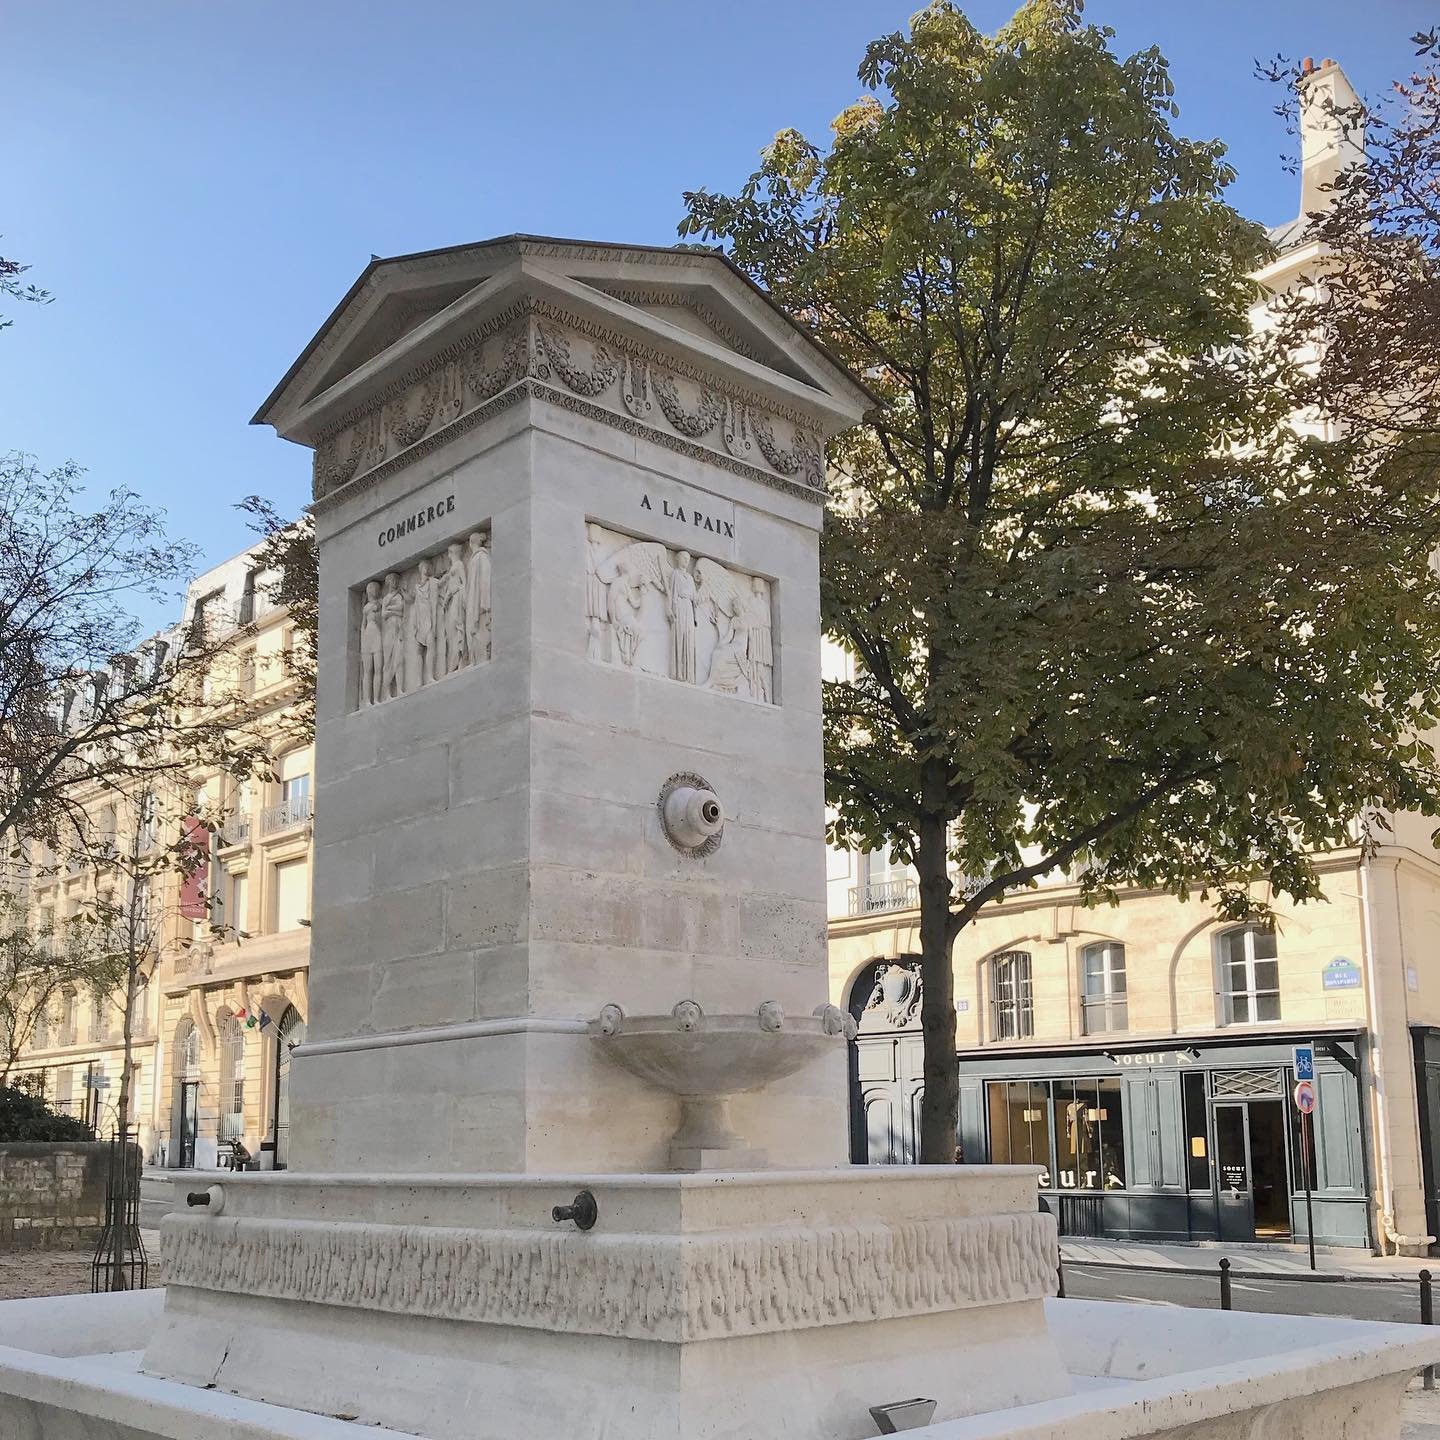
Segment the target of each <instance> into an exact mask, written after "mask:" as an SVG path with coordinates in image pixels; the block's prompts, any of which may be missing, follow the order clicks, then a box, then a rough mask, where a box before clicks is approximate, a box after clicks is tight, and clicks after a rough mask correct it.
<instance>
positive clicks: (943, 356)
mask: <svg viewBox="0 0 1440 1440" xmlns="http://www.w3.org/2000/svg"><path fill="white" fill-rule="evenodd" d="M1112 39H1113V35H1112V33H1111V32H1109V31H1108V30H1104V29H1101V28H1097V27H1095V26H1090V25H1086V24H1085V23H1084V22H1083V17H1082V16H1081V13H1080V7H1079V5H1078V3H1065V0H1032V3H1029V4H1027V5H1025V6H1024V8H1022V9H1021V10H1020V11H1019V12H1018V13H1017V14H1016V16H1015V17H1014V19H1013V20H1012V21H1011V22H1010V24H1008V25H1007V26H1006V27H1005V28H1004V29H1002V30H1001V31H1000V32H999V33H998V34H996V35H995V36H993V37H990V36H986V35H984V34H982V33H980V32H979V31H978V30H977V29H976V28H975V27H974V26H973V25H972V24H971V23H970V22H969V21H968V20H967V19H966V18H965V16H964V15H963V14H962V13H961V12H960V11H959V10H958V9H957V8H956V7H955V6H954V5H953V4H949V3H944V0H937V3H934V4H932V5H930V6H929V7H928V8H927V9H926V10H924V11H923V12H921V13H920V14H919V15H917V16H916V17H915V19H914V21H913V22H912V27H911V30H910V32H909V33H908V34H895V35H890V36H886V37H884V38H883V39H880V40H878V41H876V42H875V43H874V44H872V45H871V46H870V47H869V49H868V51H867V53H866V57H865V60H864V63H863V64H862V66H861V69H860V78H861V80H862V82H863V83H864V85H865V86H866V87H867V88H868V90H869V92H870V93H869V94H868V95H867V96H866V97H865V98H864V99H862V100H861V101H860V102H859V103H857V104H856V105H854V106H852V107H851V108H850V109H848V110H846V111H845V112H844V113H843V114H842V115H841V116H840V117H839V118H838V119H837V121H836V122H835V125H834V134H833V138H832V141H831V143H830V145H829V147H828V148H822V147H821V146H819V145H816V144H814V143H812V142H810V141H808V140H806V139H805V138H803V137H802V136H801V135H799V134H797V133H796V132H794V131H785V132H782V133H781V134H780V135H779V136H777V137H776V139H775V141H774V142H773V143H772V144H771V145H770V146H769V148H768V149H767V150H766V151H765V152H764V155H763V161H762V165H761V168H760V169H759V170H758V171H757V172H756V173H755V174H754V175H753V176H752V177H751V178H750V179H749V181H748V182H747V183H746V184H745V185H744V186H743V188H742V189H741V190H740V191H739V193H738V194H736V195H733V196H727V195H717V194H713V193H710V192H708V191H704V190H701V191H697V192H694V193H691V194H688V195H687V196H686V205H687V210H688V214H687V217H686V219H685V220H684V221H683V223H682V225H681V227H680V229H681V233H682V234H686V235H693V236H698V237H701V238H702V239H704V240H710V241H720V242H723V246H724V249H725V251H726V253H727V254H728V255H729V257H730V258H731V260H732V261H733V262H734V263H735V264H736V265H738V266H739V267H740V268H741V269H742V270H743V271H744V272H745V273H746V274H747V275H749V276H751V277H752V278H753V279H754V280H755V281H756V282H757V283H759V284H760V285H761V286H763V287H764V288H765V289H766V290H767V291H768V292H769V294H770V295H771V296H772V297H773V298H774V299H775V300H776V301H777V302H778V303H779V304H780V305H781V306H783V307H784V308H785V309H786V310H787V311H788V312H789V313H790V314H791V315H792V316H794V317H795V318H796V320H797V321H798V322H799V323H800V324H801V325H804V326H806V327H808V328H809V329H810V331H811V332H812V333H813V334H815V335H816V337H817V338H819V339H820V340H822V341H823V342H824V343H825V344H827V345H828V346H830V348H831V349H832V350H833V351H834V352H835V353H836V354H837V355H839V356H840V357H841V358H842V359H843V360H845V361H846V362H847V363H848V364H849V365H850V367H851V368H852V369H853V370H854V371H855V372H856V373H858V374H861V375H863V376H865V378H866V379H867V381H868V382H869V383H870V385H871V386H872V388H873V389H874V390H875V391H876V392H877V393H878V395H879V396H880V398H881V400H882V402H883V403H881V404H880V405H878V406H877V407H876V408H875V409H874V410H873V412H872V413H871V414H869V415H868V416H867V417H866V420H865V423H864V424H863V425H862V426H860V427H858V428H857V429H856V430H854V431H853V432H851V433H850V434H849V435H848V436H846V437H844V438H843V439H842V440H841V441H840V442H839V443H838V444H837V445H836V446H835V448H834V453H833V456H832V461H833V465H834V469H835V473H834V475H833V480H832V486H833V504H832V510H831V514H830V517H829V523H828V527H827V530H826V533H825V537H824V540H823V543H822V575H821V598H822V607H823V617H824V623H825V626H826V628H827V630H828V631H829V632H830V633H831V634H832V635H834V636H835V637H836V638H837V639H838V640H839V641H840V642H841V643H842V645H843V646H844V647H845V648H846V650H847V651H848V652H849V654H850V656H851V657H853V665H854V673H853V676H852V677H851V678H844V679H837V680H833V681H830V682H827V684H826V686H825V705H826V726H827V736H826V743H827V748H826V777H827V788H828V795H829V799H830V802H831V804H832V805H833V807H834V810H835V814H836V819H835V821H834V825H833V838H834V839H835V840H836V842H837V843H842V844H851V845H861V846H864V847H867V848H872V849H878V848H880V847H881V846H883V845H884V844H886V843H887V842H888V843H890V844H891V845H892V847H893V850H894V851H895V852H896V853H898V854H899V856H900V857H901V858H903V859H904V860H906V861H908V862H910V863H913V864H914V865H915V867H916V869H917V872H918V877H919V897H920V941H921V950H922V975H923V980H924V992H923V1001H922V1013H921V1023H922V1028H923V1032H924V1044H925V1066H924V1078H925V1095H924V1100H923V1105H922V1115H921V1141H920V1157H921V1159H922V1160H924V1161H927V1162H949V1161H951V1160H953V1158H954V1151H955V1134H956V1112H957V1106H958V1075H957V1067H956V1053H955V1008H954V981H953V973H952V962H951V954H952V948H953V945H954V942H955V939H956V937H957V936H958V935H959V934H960V933H961V931H962V930H963V929H964V927H965V926H967V925H968V924H970V923H971V921H973V920H974V919H975V917H976V916H977V914H978V913H979V912H980V910H981V909H982V907H984V906H986V905H988V904H990V903H992V902H994V901H998V900H1001V899H1003V897H1004V896H1006V895H1007V894H1009V893H1011V892H1013V891H1015V890H1017V889H1020V888H1024V887H1028V886H1032V885H1034V884H1035V883H1036V882H1037V881H1039V880H1040V879H1041V878H1042V877H1045V876H1047V875H1052V874H1056V873H1061V872H1064V873H1068V874H1069V875H1070V876H1071V877H1072V878H1073V879H1074V881H1075V882H1076V883H1077V884H1078V885H1079V887H1080V889H1081V893H1082V895H1083V897H1084V898H1085V899H1086V900H1087V901H1089V902H1091V903H1097V902H1100V901H1103V900H1106V899H1114V898H1115V897H1116V896H1117V895H1118V892H1119V890H1120V888H1121V887H1123V886H1128V885H1140V886H1146V887H1154V888H1163V889H1166V890H1169V891H1172V892H1174V893H1177V894H1179V895H1182V896H1183V895H1187V894H1189V893H1192V892H1199V893H1201V894H1208V895H1212V896H1213V897H1214V898H1215V900H1216V903H1217V905H1218V906H1219V908H1220V909H1221V910H1222V911H1223V912H1224V913H1226V914H1229V915H1264V914H1265V913H1266V909H1267V904H1268V901H1269V899H1270V897H1272V896H1275V895H1281V894H1283V895H1287V896H1289V897H1291V898H1292V899H1294V900H1296V901H1303V900H1309V899H1313V898H1316V897H1317V896H1318V895H1319V894H1320V889H1319V883H1318V880H1317V876H1316V871H1315V867H1314V865H1313V864H1312V861H1311V859H1310V855H1309V852H1310V851H1311V850H1313V849H1325V848H1330V847H1334V846H1338V845H1346V844H1349V843H1352V840H1353V827H1354V824H1355V819H1356V816H1357V814H1360V813H1362V812H1364V813H1366V814H1369V813H1372V812H1369V811H1367V810H1366V809H1365V807H1366V806H1367V805H1368V804H1369V803H1370V802H1376V801H1378V802H1381V803H1384V804H1387V805H1392V806H1395V807H1405V808H1413V809H1423V810H1428V811H1432V812H1433V811H1434V810H1435V809H1436V808H1437V806H1440V771H1437V766H1436V762H1435V758H1434V756H1433V755H1432V753H1431V752H1430V750H1429V749H1428V748H1426V747H1425V746H1423V745H1421V744H1418V743H1417V742H1416V739H1415V736H1416V735H1417V734H1419V733H1423V732H1424V731H1426V730H1428V729H1429V728H1430V727H1431V726H1432V725H1433V724H1434V722H1435V718H1436V715H1437V713H1440V672H1437V669H1436V667H1435V665H1434V663H1433V660H1434V655H1435V654H1436V653H1437V649H1440V593H1437V589H1440V583H1437V577H1436V575H1435V573H1434V571H1432V570H1431V569H1430V567H1429V566H1428V565H1427V563H1426V554H1427V550H1428V548H1429V546H1430V545H1432V544H1433V542H1434V539H1435V536H1436V531H1437V524H1436V520H1437V517H1436V515H1435V514H1434V513H1433V511H1432V510H1431V509H1430V506H1429V498H1430V497H1429V492H1428V490H1426V491H1424V492H1423V493H1422V488H1423V487H1420V486H1418V485H1417V482H1416V479H1415V476H1414V475H1413V473H1409V474H1407V473H1400V472H1396V471H1387V470H1383V469H1382V470H1375V469H1373V468H1372V469H1371V470H1369V471H1367V472H1366V473H1365V474H1364V475H1363V476H1360V477H1357V476H1356V475H1355V474H1354V473H1353V470H1352V468H1351V464H1350V462H1351V459H1352V458H1353V457H1352V453H1351V451H1350V450H1349V448H1348V447H1347V446H1346V445H1344V444H1333V443H1328V442H1326V441H1322V440H1319V439H1316V438H1314V437H1313V436H1310V435H1308V434H1302V433H1300V432H1298V431H1297V430H1296V429H1295V428H1294V427H1292V426H1291V425H1290V424H1289V421H1290V419H1291V416H1292V415H1293V413H1294V410H1295V407H1296V404H1297V387H1298V385H1299V384H1300V379H1301V375H1300V367H1299V365H1298V363H1297V362H1296V359H1295V357H1294V355H1293V353H1292V352H1290V351H1289V350H1287V349H1286V348H1285V347H1283V346H1279V345H1273V344H1266V343H1261V342H1258V341H1256V340H1255V338H1254V336H1253V333H1252V328H1251V311H1252V307H1254V306H1255V305H1257V303H1258V302H1259V301H1260V300H1261V295H1260V293H1259V291H1258V289H1257V286H1256V284H1255V283H1254V282H1253V281H1252V279H1251V278H1250V277H1251V276H1252V274H1253V273H1254V272H1255V270H1256V269H1257V267H1258V266H1259V265H1260V264H1261V263H1262V261H1264V260H1265V259H1266V258H1268V254H1269V248H1268V242H1267V239H1266V236H1265V234H1264V232H1263V231H1262V230H1261V229H1259V228H1258V227H1257V226H1255V225H1253V224H1251V223H1250V222H1248V221H1246V220H1245V219H1243V218H1242V217H1241V216H1240V215H1239V214H1237V212H1236V211H1235V210H1234V209H1233V208H1232V207H1231V206H1230V205H1228V204H1227V203H1226V201H1225V198H1224V197H1225V190H1226V187H1227V186H1228V185H1229V184H1230V182H1231V180H1232V178H1233V173H1232V171H1231V168H1230V167H1229V165H1228V164H1227V163H1226V161H1225V158H1224V150H1223V147H1222V146H1221V145H1220V144H1218V143H1216V142H1213V141H1212V142H1203V141H1194V140H1188V139H1184V138H1182V137H1180V136H1179V135H1177V134H1176V133H1175V131H1174V130H1173V128H1172V121H1173V120H1174V119H1175V117H1176V115H1177V114H1178V111H1177V109H1176V106H1175V102H1174V95H1173V86H1172V82H1171V79H1170V76H1169V73H1168V69H1167V67H1166V64H1165V61H1164V59H1163V57H1162V56H1161V55H1160V54H1159V53H1158V52H1157V51H1156V50H1154V49H1150V50H1145V51H1142V52H1140V53H1138V54H1135V55H1132V56H1129V57H1120V56H1118V55H1116V54H1115V53H1114V51H1113V50H1112V48H1111V41H1112ZM1377 696H1383V697H1384V701H1383V703H1381V702H1379V701H1378V700H1377Z"/></svg>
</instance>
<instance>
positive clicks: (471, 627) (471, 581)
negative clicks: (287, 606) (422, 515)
mask: <svg viewBox="0 0 1440 1440" xmlns="http://www.w3.org/2000/svg"><path fill="white" fill-rule="evenodd" d="M359 649H360V686H359V706H360V708H361V709H363V708H365V707H366V706H369V705H378V704H380V703H381V702H382V701H385V700H394V699H395V698H396V697H397V696H400V695H406V694H409V693H410V692H411V691H413V690H418V689H420V687H421V686H423V685H433V684H434V683H435V682H436V681H438V680H443V679H445V677H446V676H447V675H453V674H455V673H456V671H458V670H464V669H466V668H468V667H469V666H471V665H475V664H479V663H480V662H482V661H485V660H488V659H489V658H490V649H491V642H490V550H489V544H488V538H487V537H486V535H485V534H484V533H483V532H482V531H479V530H476V531H474V532H473V533H472V534H470V535H469V536H468V537H467V538H466V539H465V540H463V541H461V540H452V541H451V542H450V543H449V544H448V545H446V546H444V547H443V549H441V550H439V551H437V552H435V553H434V554H432V555H427V556H425V557H424V558H422V559H421V560H419V561H417V562H416V563H415V564H414V565H413V566H412V567H411V568H410V569H408V570H406V571H404V572H400V571H396V570H392V571H390V572H389V573H388V574H387V575H385V577H384V578H383V579H380V580H371V581H368V582H367V583H366V586H365V595H364V600H363V602H362V603H361V606H360V646H359Z"/></svg>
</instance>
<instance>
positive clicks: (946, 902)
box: [915, 811, 960, 1165]
mask: <svg viewBox="0 0 1440 1440" xmlns="http://www.w3.org/2000/svg"><path fill="white" fill-rule="evenodd" d="M917 838H918V841H919V845H918V848H917V851H916V855H915V868H916V870H917V871H918V872H919V875H920V957H921V959H920V975H921V980H922V981H923V984H924V992H923V994H922V996H921V1000H920V1025H921V1028H922V1030H923V1031H924V1034H925V1095H924V1099H923V1100H922V1101H921V1106H920V1163H921V1164H922V1165H953V1164H954V1163H955V1144H956V1140H955V1135H956V1126H957V1122H958V1120H959V1113H960V1074H959V1070H958V1068H957V1065H956V1061H955V976H954V973H953V971H952V970H951V967H950V871H949V865H948V860H949V855H948V853H947V850H948V847H947V845H946V834H945V819H944V816H943V815H942V814H939V813H935V812H930V811H927V813H926V814H925V816H924V818H923V819H922V820H921V822H920V828H919V835H918V837H917Z"/></svg>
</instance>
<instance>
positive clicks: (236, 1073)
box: [215, 1010, 245, 1140]
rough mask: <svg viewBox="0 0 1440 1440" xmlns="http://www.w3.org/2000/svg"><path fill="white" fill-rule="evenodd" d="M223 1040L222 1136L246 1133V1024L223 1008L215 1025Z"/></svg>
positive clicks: (221, 1081) (230, 1138) (221, 1069)
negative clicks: (242, 1023)
mask: <svg viewBox="0 0 1440 1440" xmlns="http://www.w3.org/2000/svg"><path fill="white" fill-rule="evenodd" d="M215 1029H216V1037H217V1039H218V1040H219V1043H220V1139H221V1140H234V1139H237V1138H238V1137H239V1136H240V1135H242V1134H244V1132H245V1027H244V1026H243V1025H241V1023H240V1022H239V1021H238V1020H237V1019H236V1018H235V1016H234V1015H233V1014H232V1013H231V1012H230V1011H229V1010H222V1011H221V1012H220V1015H219V1023H218V1024H217V1025H216V1027H215Z"/></svg>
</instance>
